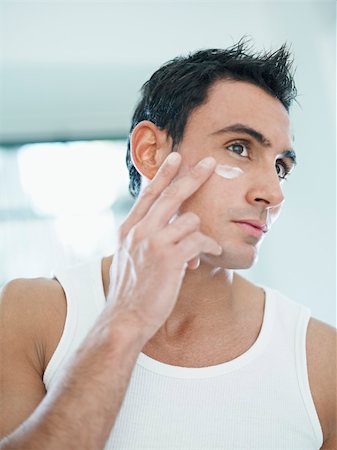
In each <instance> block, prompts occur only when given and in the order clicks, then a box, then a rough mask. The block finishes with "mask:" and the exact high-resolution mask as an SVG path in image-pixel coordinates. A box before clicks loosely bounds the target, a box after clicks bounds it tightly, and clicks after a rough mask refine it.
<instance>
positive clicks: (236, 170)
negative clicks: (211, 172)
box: [215, 164, 244, 180]
mask: <svg viewBox="0 0 337 450" xmlns="http://www.w3.org/2000/svg"><path fill="white" fill-rule="evenodd" d="M215 173H216V174H218V175H219V176H220V177H223V178H227V179H229V180H231V179H232V178H237V177H239V176H240V175H242V174H243V173H244V172H243V170H241V169H240V167H233V166H228V165H227V164H218V165H217V166H216V168H215Z"/></svg>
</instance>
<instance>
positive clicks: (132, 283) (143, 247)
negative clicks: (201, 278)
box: [0, 127, 222, 450]
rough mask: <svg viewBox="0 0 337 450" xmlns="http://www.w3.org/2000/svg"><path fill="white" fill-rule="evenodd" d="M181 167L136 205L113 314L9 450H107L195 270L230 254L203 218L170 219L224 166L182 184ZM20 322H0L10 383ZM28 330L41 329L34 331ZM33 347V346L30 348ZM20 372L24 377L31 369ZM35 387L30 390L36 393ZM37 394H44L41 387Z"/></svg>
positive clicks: (172, 162)
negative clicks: (157, 337) (142, 357)
mask: <svg viewBox="0 0 337 450" xmlns="http://www.w3.org/2000/svg"><path fill="white" fill-rule="evenodd" d="M139 128H140V127H138V131H139ZM136 129H137V127H136ZM136 129H135V130H136ZM134 132H135V131H134ZM181 162H182V159H181V156H180V155H178V154H171V155H170V156H169V157H168V158H167V159H166V161H165V162H164V164H163V165H162V166H160V168H159V170H158V172H157V173H156V175H155V176H154V178H153V180H152V181H151V183H150V184H149V186H148V187H147V188H146V189H145V190H144V191H143V194H142V195H141V197H140V198H139V199H138V200H137V202H136V203H135V205H134V206H133V208H132V210H131V212H130V214H129V215H128V217H127V219H126V220H125V222H124V223H123V224H122V226H121V227H120V229H119V238H118V246H117V247H118V248H117V251H116V253H115V255H114V258H113V262H112V264H111V268H110V286H109V292H108V295H107V304H106V307H105V308H104V310H103V312H102V313H101V315H100V316H99V317H98V319H97V320H96V321H95V323H94V325H93V327H92V329H91V331H90V332H89V333H88V335H87V337H86V339H85V340H84V342H82V343H81V345H80V347H79V348H78V350H77V351H76V352H75V354H74V355H73V356H72V357H71V359H70V360H69V362H68V364H67V365H66V367H65V368H64V370H63V373H62V374H61V375H60V378H59V379H58V380H57V382H56V383H55V384H54V385H53V386H52V388H51V389H50V390H49V391H48V393H47V394H46V395H45V396H44V397H43V400H42V401H41V403H39V405H38V406H37V408H36V409H35V410H34V412H33V413H32V414H31V415H30V416H29V418H28V419H27V420H26V421H24V422H23V423H22V424H21V425H20V426H19V427H18V428H17V429H15V430H14V431H13V432H12V433H11V434H10V435H9V436H7V437H5V438H4V439H3V440H2V441H1V442H0V449H1V450H9V449H12V450H14V449H17V450H19V449H34V450H39V449H41V450H42V449H43V450H59V449H67V450H71V449H78V448H81V450H85V449H88V450H89V449H90V450H91V449H100V448H103V446H104V444H105V442H106V439H107V438H108V435H109V433H110V431H111V429H112V428H113V424H114V422H115V420H116V417H117V414H118V412H119V409H120V407H121V404H122V401H123V398H124V396H125V392H126V389H127V386H128V383H129V380H130V377H131V373H132V370H133V367H134V365H135V362H136V359H137V357H138V355H139V353H140V351H141V349H142V348H143V347H144V345H145V343H146V342H147V341H148V340H149V339H150V338H151V336H153V335H154V333H156V331H157V330H158V329H159V328H160V326H161V325H162V324H163V323H164V322H165V320H166V319H167V318H168V316H169V315H170V313H171V311H172V309H173V308H174V305H175V303H176V301H177V297H178V294H179V290H180V287H181V283H182V280H183V278H184V274H185V271H186V269H187V267H190V268H191V269H192V268H196V267H197V266H198V264H196V260H199V257H200V254H201V253H207V254H210V255H217V256H218V255H220V254H221V253H222V248H221V247H220V246H219V244H218V243H217V242H216V241H215V240H214V239H212V238H211V237H209V236H207V235H205V234H204V233H202V232H201V231H199V229H200V219H199V217H198V216H197V215H196V214H193V213H188V212H186V213H183V214H181V215H180V216H179V217H178V218H176V220H174V221H173V223H172V222H171V220H170V219H171V218H172V217H173V216H174V215H175V214H176V213H177V211H178V209H179V208H180V206H181V205H182V203H183V202H184V201H185V200H186V199H187V198H189V197H190V196H191V195H193V194H194V193H195V192H196V191H197V190H198V189H199V188H200V186H201V185H202V184H203V183H205V182H206V181H207V180H208V178H209V177H210V176H211V174H212V173H213V172H214V169H215V164H216V162H215V160H214V158H206V160H204V161H200V162H199V163H198V164H196V165H195V166H194V167H192V168H191V169H190V170H189V171H188V172H187V173H185V174H184V175H183V176H181V177H179V178H177V179H175V180H174V177H175V176H176V175H177V174H178V171H179V169H180V166H181ZM172 180H174V181H173V182H172ZM14 288H16V283H15V286H14ZM9 291H10V290H9V289H5V291H4V293H3V300H2V303H3V304H4V305H7V304H9V305H11V303H12V300H13V298H12V297H15V294H14V295H13V296H12V295H11V294H10V293H9ZM14 291H15V289H14ZM27 295H29V290H26V289H25V288H24V289H23V291H21V293H20V296H21V297H23V298H25V296H27ZM31 295H32V294H31ZM14 303H15V302H14ZM14 303H13V304H14ZM9 310H11V306H9ZM18 311H19V310H18V309H17V312H18ZM15 316H16V312H15V310H14V311H12V313H11V314H9V317H12V319H11V320H7V319H6V320H4V319H0V321H1V323H2V325H3V329H4V330H5V331H4V332H1V333H2V334H3V336H5V338H6V341H7V343H6V346H8V347H9V349H8V350H6V353H5V355H6V354H7V357H6V359H8V361H9V363H8V364H9V367H10V369H9V370H7V371H6V373H5V377H6V380H7V382H8V383H9V384H10V380H9V378H10V373H11V371H12V372H13V373H15V370H12V369H11V368H13V367H14V366H13V364H14V359H13V358H11V357H10V355H11V352H12V349H13V348H16V342H17V339H18V338H17V337H16V336H13V338H7V337H6V336H8V334H7V331H8V330H10V329H11V327H12V326H14V323H15V320H16V319H15ZM28 328H30V329H31V330H35V327H34V326H31V327H28ZM9 336H11V333H10V332H9ZM0 339H1V336H0ZM28 341H29V340H28ZM29 345H30V343H29V342H27V343H26V344H25V345H24V348H25V349H26V350H27V349H28V348H29ZM23 354H24V351H23V352H20V355H18V356H19V357H20V358H22V357H23ZM6 364H7V363H6ZM27 364H28V366H27V370H28V367H29V363H27ZM32 367H33V366H30V369H32ZM19 370H20V371H21V373H22V370H23V368H20V369H19ZM6 374H7V375H6ZM40 377H41V374H40ZM33 384H34V383H33V382H31V384H30V383H29V386H31V387H32V389H33ZM4 385H6V383H4ZM18 387H19V386H18V385H14V386H13V387H12V390H10V392H12V394H13V395H15V393H16V392H17V391H16V388H18ZM40 387H41V385H40ZM35 389H36V392H37V390H38V386H35V387H34V390H35ZM10 395H11V394H9V397H10ZM38 395H40V396H41V395H42V394H41V392H40V393H39V394H38ZM4 397H5V395H4ZM34 401H37V400H34ZM34 401H32V402H31V403H30V407H33V403H34Z"/></svg>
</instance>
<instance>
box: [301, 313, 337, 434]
mask: <svg viewBox="0 0 337 450" xmlns="http://www.w3.org/2000/svg"><path fill="white" fill-rule="evenodd" d="M336 351H337V329H336V328H335V327H333V326H331V325H329V324H327V323H325V322H322V321H320V320H318V319H316V318H313V317H312V318H310V320H309V324H308V329H307V362H308V372H309V383H310V387H311V390H312V393H313V397H314V400H316V401H315V404H316V407H317V409H318V414H319V417H320V419H321V423H322V425H323V431H325V433H324V434H325V438H327V437H329V436H331V435H333V434H336V420H337V418H336V404H337V393H336V370H337V369H336Z"/></svg>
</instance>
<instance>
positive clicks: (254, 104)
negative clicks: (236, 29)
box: [127, 43, 296, 269]
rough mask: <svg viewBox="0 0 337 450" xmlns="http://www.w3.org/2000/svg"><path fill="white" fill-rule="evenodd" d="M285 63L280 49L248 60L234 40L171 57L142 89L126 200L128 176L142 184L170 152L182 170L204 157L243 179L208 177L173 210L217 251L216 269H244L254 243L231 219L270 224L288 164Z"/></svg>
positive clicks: (133, 185)
mask: <svg viewBox="0 0 337 450" xmlns="http://www.w3.org/2000/svg"><path fill="white" fill-rule="evenodd" d="M290 65H291V62H290V61H289V54H288V52H287V50H286V48H285V46H282V47H281V48H280V49H279V50H278V51H277V52H274V53H270V54H266V55H264V56H263V55H259V56H253V55H251V54H249V52H248V51H247V49H245V47H244V44H243V43H239V44H238V45H237V46H235V47H233V48H231V49H229V50H205V51H201V52H197V53H195V54H193V55H190V56H189V57H187V58H178V59H176V60H173V62H170V63H168V64H166V65H165V66H163V67H162V68H161V69H159V70H158V71H157V72H156V73H155V74H154V75H153V76H152V77H151V79H150V80H149V81H148V82H147V83H146V84H145V85H144V87H143V98H142V99H141V101H140V102H139V104H138V106H137V108H136V111H135V114H134V118H133V123H132V127H131V132H132V133H131V135H130V139H129V149H128V156H127V161H128V165H129V169H130V174H131V181H130V190H131V192H132V193H133V195H134V196H136V195H138V192H139V188H140V182H139V178H137V177H140V174H141V176H142V179H143V181H144V184H145V185H146V184H147V183H148V181H149V180H151V179H152V178H153V176H154V175H155V173H156V172H157V170H158V168H159V167H160V166H161V164H162V163H163V161H164V159H165V158H166V157H167V155H168V154H169V153H170V152H171V151H172V150H173V149H174V150H176V151H178V152H179V153H180V154H181V156H182V166H181V170H180V173H181V174H183V173H184V172H185V171H186V170H188V169H189V168H191V167H192V166H193V165H194V164H196V163H197V161H199V160H200V159H202V158H203V157H205V156H213V157H214V158H215V159H216V161H217V163H218V164H219V165H221V166H227V167H228V166H229V167H235V168H236V170H237V172H239V173H240V174H242V175H240V176H239V177H238V178H233V179H226V178H223V177H221V176H219V175H218V174H216V173H214V174H213V175H212V176H211V177H210V178H209V179H208V180H207V182H206V183H205V184H204V185H203V186H201V188H200V189H199V190H198V191H197V192H196V193H195V194H193V195H192V196H191V197H190V198H189V199H188V200H187V201H185V202H184V203H183V205H182V206H181V208H180V210H179V211H178V214H182V213H183V212H185V211H192V212H194V213H196V214H198V216H199V217H200V219H201V231H202V232H204V233H205V234H207V235H209V236H211V237H213V238H214V239H216V240H217V242H218V243H219V244H220V245H221V246H222V247H223V249H224V252H223V255H225V259H224V260H223V261H220V260H219V258H218V259H217V260H216V261H213V262H214V264H215V265H218V266H222V267H226V268H233V269H234V268H248V267H250V266H251V265H252V264H253V263H254V261H255V260H256V257H257V248H258V245H259V244H260V243H261V240H260V238H257V237H256V236H254V235H252V234H251V233H249V230H248V232H247V230H246V229H245V228H242V227H241V226H238V224H237V223H236V221H240V220H245V219H246V220H247V219H251V220H257V221H259V222H260V223H265V222H266V221H267V220H268V219H269V226H270V225H271V224H272V223H273V222H274V221H275V220H276V219H277V217H278V215H279V213H280V210H281V205H282V203H283V201H284V196H283V192H282V189H281V184H282V178H283V177H284V176H285V175H286V173H287V172H289V171H291V170H292V168H293V166H294V161H293V159H292V158H293V157H294V154H293V153H292V149H291V145H292V136H291V131H290V121H289V116H288V110H289V107H290V104H291V101H292V100H293V99H294V97H295V94H296V90H295V87H294V83H293V80H292V77H291V74H290ZM133 164H134V165H135V166H136V167H137V168H135V167H134V166H133ZM133 171H134V172H136V177H135V176H134V175H135V173H133ZM213 259H214V258H213Z"/></svg>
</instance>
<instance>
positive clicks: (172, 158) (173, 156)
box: [166, 152, 180, 164]
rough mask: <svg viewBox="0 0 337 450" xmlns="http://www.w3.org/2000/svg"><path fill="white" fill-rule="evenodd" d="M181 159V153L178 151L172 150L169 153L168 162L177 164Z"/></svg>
mask: <svg viewBox="0 0 337 450" xmlns="http://www.w3.org/2000/svg"><path fill="white" fill-rule="evenodd" d="M179 159H180V155H179V153H177V152H172V153H170V154H169V155H168V157H167V159H166V161H167V163H168V164H175V163H177V162H178V160H179Z"/></svg>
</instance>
